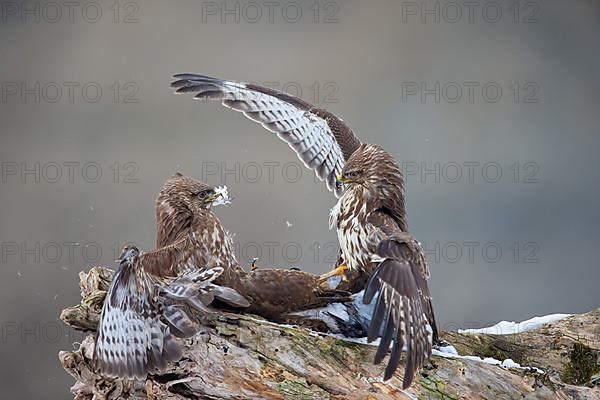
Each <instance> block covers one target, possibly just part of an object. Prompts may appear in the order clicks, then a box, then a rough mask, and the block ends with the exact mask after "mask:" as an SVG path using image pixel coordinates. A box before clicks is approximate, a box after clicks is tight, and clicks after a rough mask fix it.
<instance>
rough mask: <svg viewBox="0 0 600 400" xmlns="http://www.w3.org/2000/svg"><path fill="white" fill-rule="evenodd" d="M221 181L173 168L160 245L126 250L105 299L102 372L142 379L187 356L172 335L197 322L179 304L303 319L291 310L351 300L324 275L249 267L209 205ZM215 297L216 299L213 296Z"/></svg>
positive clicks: (99, 344)
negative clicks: (327, 285) (323, 281)
mask: <svg viewBox="0 0 600 400" xmlns="http://www.w3.org/2000/svg"><path fill="white" fill-rule="evenodd" d="M218 197H219V194H218V193H217V192H216V190H215V188H213V187H211V186H209V185H207V184H206V183H203V182H200V181H197V180H195V179H193V178H190V177H186V176H183V175H182V174H180V173H177V174H175V175H174V176H172V177H171V178H169V179H168V180H167V182H166V183H165V185H164V188H163V190H162V191H161V192H160V194H159V196H158V199H157V203H156V216H157V243H156V247H157V248H156V250H153V251H150V252H140V251H139V250H138V249H137V248H136V247H134V246H128V247H126V248H125V249H124V250H123V254H122V256H121V258H120V260H119V268H118V270H117V272H116V273H115V275H114V277H113V280H112V282H111V285H110V288H109V290H108V292H107V295H106V299H105V301H104V305H103V309H102V315H101V317H100V323H99V325H98V334H97V336H96V346H95V350H94V357H93V358H94V361H93V364H94V367H95V368H96V369H97V370H98V371H99V372H100V373H102V374H103V375H105V376H110V377H120V378H144V377H145V376H146V375H147V374H148V373H153V372H156V371H160V370H163V369H165V368H166V366H167V363H168V362H170V361H175V360H177V359H179V358H180V357H181V350H180V348H179V345H178V344H177V343H176V341H175V340H174V339H173V336H176V337H180V338H188V337H190V336H192V335H194V334H195V333H196V331H197V328H196V325H195V324H194V323H193V322H192V320H191V319H190V318H189V317H188V315H187V314H186V313H185V312H184V311H183V310H184V309H182V308H181V307H180V306H181V305H184V304H185V305H188V306H190V307H192V308H193V309H196V310H197V311H200V312H208V311H209V310H208V309H207V308H206V306H207V305H209V304H213V305H216V306H222V307H228V308H230V309H238V310H243V311H244V312H249V313H254V314H258V315H261V316H263V317H266V318H269V319H272V320H275V321H285V322H287V321H289V320H292V321H298V320H300V319H301V318H300V317H295V316H293V315H289V316H288V314H289V313H292V312H295V311H300V310H304V309H306V308H313V307H320V306H324V305H326V304H328V303H330V302H334V301H344V300H349V297H348V294H347V292H344V291H340V290H323V289H322V288H320V281H319V277H318V276H315V275H312V274H309V273H305V272H301V271H294V270H277V269H260V270H256V271H254V272H246V271H244V270H243V269H242V268H241V267H240V266H239V264H238V263H237V261H236V259H235V255H234V253H233V245H232V242H231V239H230V236H229V234H228V233H227V232H226V231H225V229H224V228H223V226H222V225H221V223H220V222H219V220H218V219H217V217H216V215H215V214H213V212H212V211H211V210H210V207H211V205H212V204H213V202H214V201H215V200H216V199H217V198H218ZM215 300H216V304H215V303H214V301H215Z"/></svg>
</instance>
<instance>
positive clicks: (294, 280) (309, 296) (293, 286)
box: [154, 174, 347, 321]
mask: <svg viewBox="0 0 600 400" xmlns="http://www.w3.org/2000/svg"><path fill="white" fill-rule="evenodd" d="M205 191H208V193H214V188H212V187H210V186H208V185H207V184H205V183H203V182H200V181H197V180H196V179H193V178H190V177H187V176H183V175H181V174H175V175H174V176H172V177H171V178H169V179H168V180H167V182H166V183H165V185H164V188H163V190H162V191H161V192H160V194H159V196H158V199H157V203H156V218H157V243H156V244H157V247H164V246H168V245H169V244H171V243H174V242H177V241H178V240H181V239H182V238H186V237H187V238H189V239H188V240H187V241H186V242H184V243H186V244H185V246H186V247H185V248H183V249H182V250H181V251H182V252H183V253H184V254H185V253H190V254H193V257H194V258H195V262H196V263H197V264H198V265H207V266H211V267H220V268H223V270H224V272H223V274H221V275H220V276H219V277H218V278H217V279H216V280H215V283H216V284H218V285H221V286H224V287H228V288H231V289H234V290H235V291H236V292H237V293H239V294H241V295H242V296H243V297H244V298H246V299H247V300H248V303H249V304H248V306H247V307H245V308H244V309H243V311H244V312H249V313H253V314H258V315H261V316H263V317H265V318H269V319H271V320H276V321H287V320H288V318H290V316H289V315H288V314H289V313H291V312H294V311H299V310H304V309H307V308H314V307H320V306H323V305H326V304H328V303H330V302H333V301H342V300H347V296H346V293H345V292H343V291H338V290H327V289H323V288H321V287H320V286H321V285H320V284H319V277H318V276H316V275H313V274H310V273H307V272H303V271H296V270H290V269H263V268H261V269H257V270H255V271H252V272H247V271H245V270H243V269H242V268H241V266H240V265H239V263H238V262H237V260H236V258H235V254H234V248H233V243H232V241H231V238H230V235H229V234H228V232H227V231H226V230H225V228H224V227H223V226H222V225H221V223H220V221H219V219H218V218H217V216H216V215H215V214H214V213H213V212H212V210H211V209H210V203H206V202H198V201H197V200H196V197H197V196H198V193H204V192H205ZM165 268H168V267H165ZM154 272H155V273H159V274H163V273H161V272H160V271H154ZM215 297H216V298H217V300H221V301H222V300H223V299H222V298H220V297H219V296H215ZM234 305H235V304H234Z"/></svg>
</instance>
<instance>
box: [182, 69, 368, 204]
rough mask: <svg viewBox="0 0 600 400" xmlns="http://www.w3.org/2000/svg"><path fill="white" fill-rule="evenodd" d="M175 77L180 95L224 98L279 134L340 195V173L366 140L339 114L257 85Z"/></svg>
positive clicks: (228, 104)
mask: <svg viewBox="0 0 600 400" xmlns="http://www.w3.org/2000/svg"><path fill="white" fill-rule="evenodd" d="M173 79H175V80H174V81H173V82H171V87H172V88H173V89H175V93H176V94H182V93H190V92H191V93H195V95H194V99H196V100H199V99H215V100H221V104H222V105H223V106H225V107H227V108H230V109H233V110H235V111H238V112H242V113H243V114H244V115H245V116H246V117H248V118H249V119H250V120H252V121H254V122H258V123H260V124H262V126H263V127H264V128H265V129H267V130H269V131H271V132H274V133H276V134H277V136H278V137H279V138H280V139H282V140H283V141H285V142H287V143H288V145H289V146H290V148H292V150H293V151H294V152H295V153H296V154H297V156H298V158H299V159H300V160H301V161H302V163H303V165H305V166H306V167H307V168H309V169H312V170H314V171H315V172H316V173H317V176H318V177H319V179H320V180H325V181H326V185H327V189H328V190H329V191H332V192H333V193H334V194H335V196H336V197H337V198H339V197H340V196H341V194H342V191H341V189H339V188H336V187H335V177H337V176H338V175H339V174H340V173H341V170H342V168H343V166H344V164H345V162H346V160H347V159H348V158H349V157H350V155H351V154H352V153H353V152H354V150H356V149H357V148H358V147H359V146H360V144H361V143H360V141H359V140H358V138H357V137H356V136H355V135H354V133H353V132H352V130H351V129H350V128H349V127H348V126H347V125H346V124H345V123H344V122H343V121H342V120H341V119H340V118H338V117H336V116H335V115H333V114H331V113H329V112H328V111H326V110H323V109H320V108H318V107H315V106H314V105H312V104H310V103H308V102H306V101H304V100H302V99H300V98H298V97H295V96H292V95H289V94H287V93H283V92H280V91H277V90H274V89H271V88H268V87H263V86H260V85H257V84H253V83H244V82H236V81H230V80H223V79H219V78H213V77H209V76H206V75H197V74H191V73H179V74H175V75H173Z"/></svg>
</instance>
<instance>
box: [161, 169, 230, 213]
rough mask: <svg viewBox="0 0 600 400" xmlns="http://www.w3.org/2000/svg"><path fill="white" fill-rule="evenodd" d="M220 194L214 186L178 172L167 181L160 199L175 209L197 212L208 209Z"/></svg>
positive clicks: (167, 206)
mask: <svg viewBox="0 0 600 400" xmlns="http://www.w3.org/2000/svg"><path fill="white" fill-rule="evenodd" d="M220 196H221V194H220V193H219V192H217V191H216V190H215V188H214V187H213V186H210V185H208V184H207V183H204V182H201V181H199V180H197V179H194V178H190V177H189V176H185V175H182V174H181V173H179V172H178V173H176V174H175V175H173V176H172V177H171V178H169V179H168V180H167V181H166V182H165V186H164V188H163V190H162V191H161V193H160V195H159V199H158V201H159V203H161V202H164V203H166V204H165V206H166V208H171V209H172V210H174V211H183V210H186V211H189V212H190V213H191V214H196V213H198V212H202V211H203V210H208V209H209V208H210V206H211V205H212V203H213V202H214V201H215V200H217V199H218V198H219V197H220Z"/></svg>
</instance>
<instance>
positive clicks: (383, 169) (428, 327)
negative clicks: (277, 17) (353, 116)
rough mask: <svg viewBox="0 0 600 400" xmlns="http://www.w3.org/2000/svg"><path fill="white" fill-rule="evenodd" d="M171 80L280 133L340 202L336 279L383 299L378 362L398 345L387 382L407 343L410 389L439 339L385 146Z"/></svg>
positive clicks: (334, 120)
mask: <svg viewBox="0 0 600 400" xmlns="http://www.w3.org/2000/svg"><path fill="white" fill-rule="evenodd" d="M174 79H175V81H174V82H172V84H171V86H172V87H173V88H175V89H176V93H193V94H195V97H194V98H195V99H216V100H219V101H221V103H222V104H223V105H224V106H225V107H228V108H230V109H233V110H235V111H239V112H242V113H243V114H244V115H245V116H246V117H247V118H249V119H250V120H252V121H255V122H258V123H260V124H261V125H262V126H263V127H264V128H266V129H267V130H269V131H270V132H273V133H275V134H276V135H277V136H278V137H279V138H280V139H282V140H283V141H285V142H286V143H287V144H288V145H289V147H290V148H292V150H294V152H295V153H296V154H297V156H298V158H299V159H300V160H301V161H302V162H303V163H304V165H305V166H306V167H307V168H310V169H312V170H313V171H315V174H316V176H317V177H318V178H319V179H320V180H324V181H325V183H326V185H327V188H328V189H329V190H330V191H333V192H334V194H335V196H336V197H338V198H339V200H338V203H337V204H336V206H335V207H334V208H333V210H332V214H331V217H330V222H331V225H332V227H335V228H336V229H337V234H338V240H339V243H340V249H341V257H340V259H341V261H342V262H341V263H340V265H339V266H338V268H336V269H335V270H334V272H333V274H343V275H344V276H346V278H347V279H348V280H349V283H350V287H351V288H352V289H353V290H354V291H359V290H362V289H365V294H364V301H365V303H369V302H371V301H373V300H374V297H375V295H376V294H377V295H378V296H377V300H376V303H375V307H374V311H373V315H372V319H371V322H370V326H369V332H368V340H369V341H373V340H375V338H377V337H381V342H380V344H379V346H378V351H377V354H376V356H375V363H379V362H381V361H382V359H383V358H384V357H385V355H386V353H387V351H388V349H389V347H390V344H392V342H393V345H392V352H391V355H390V358H389V361H388V365H387V368H386V370H385V376H384V378H385V379H389V378H390V377H391V376H392V375H393V373H394V371H395V370H396V368H397V366H398V365H399V361H400V354H401V351H402V347H403V345H404V344H406V346H407V357H406V369H405V374H404V382H403V386H404V387H405V388H406V387H408V386H409V385H410V383H411V382H412V380H413V377H414V373H415V371H416V370H418V369H419V368H420V367H422V365H423V363H424V362H425V360H426V359H427V358H428V357H429V356H430V355H431V348H432V341H433V343H436V342H437V341H438V337H437V327H436V322H435V317H434V313H433V307H432V302H431V296H430V294H429V288H428V286H427V279H428V278H429V269H428V267H427V263H426V261H425V257H424V254H423V251H422V249H421V247H420V245H419V243H418V242H417V241H416V240H415V239H414V238H413V237H412V236H411V235H410V234H409V233H408V227H407V222H406V210H405V206H404V178H403V175H402V172H401V169H400V166H399V165H398V163H397V162H396V161H395V160H394V158H393V157H392V156H391V155H390V154H389V153H387V152H386V151H385V150H384V149H383V148H382V147H381V146H378V145H373V144H367V143H362V142H361V141H360V140H359V139H358V138H357V137H356V136H355V135H354V133H353V132H352V130H351V129H350V128H349V127H348V126H347V125H346V124H345V123H344V121H342V120H341V119H340V118H338V117H336V116H335V115H333V114H332V113H330V112H328V111H327V110H324V109H322V108H319V107H315V106H313V105H312V104H310V103H308V102H306V101H304V100H302V99H299V98H297V97H294V96H291V95H288V94H285V93H281V92H278V91H276V90H273V89H269V88H266V87H263V86H260V85H256V84H251V83H242V82H235V81H228V80H221V79H217V78H212V77H208V76H202V75H195V74H187V73H186V74H179V75H175V76H174ZM329 275H331V274H327V275H326V276H325V277H327V276H329ZM430 331H431V336H432V338H430V337H429V336H430Z"/></svg>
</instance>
